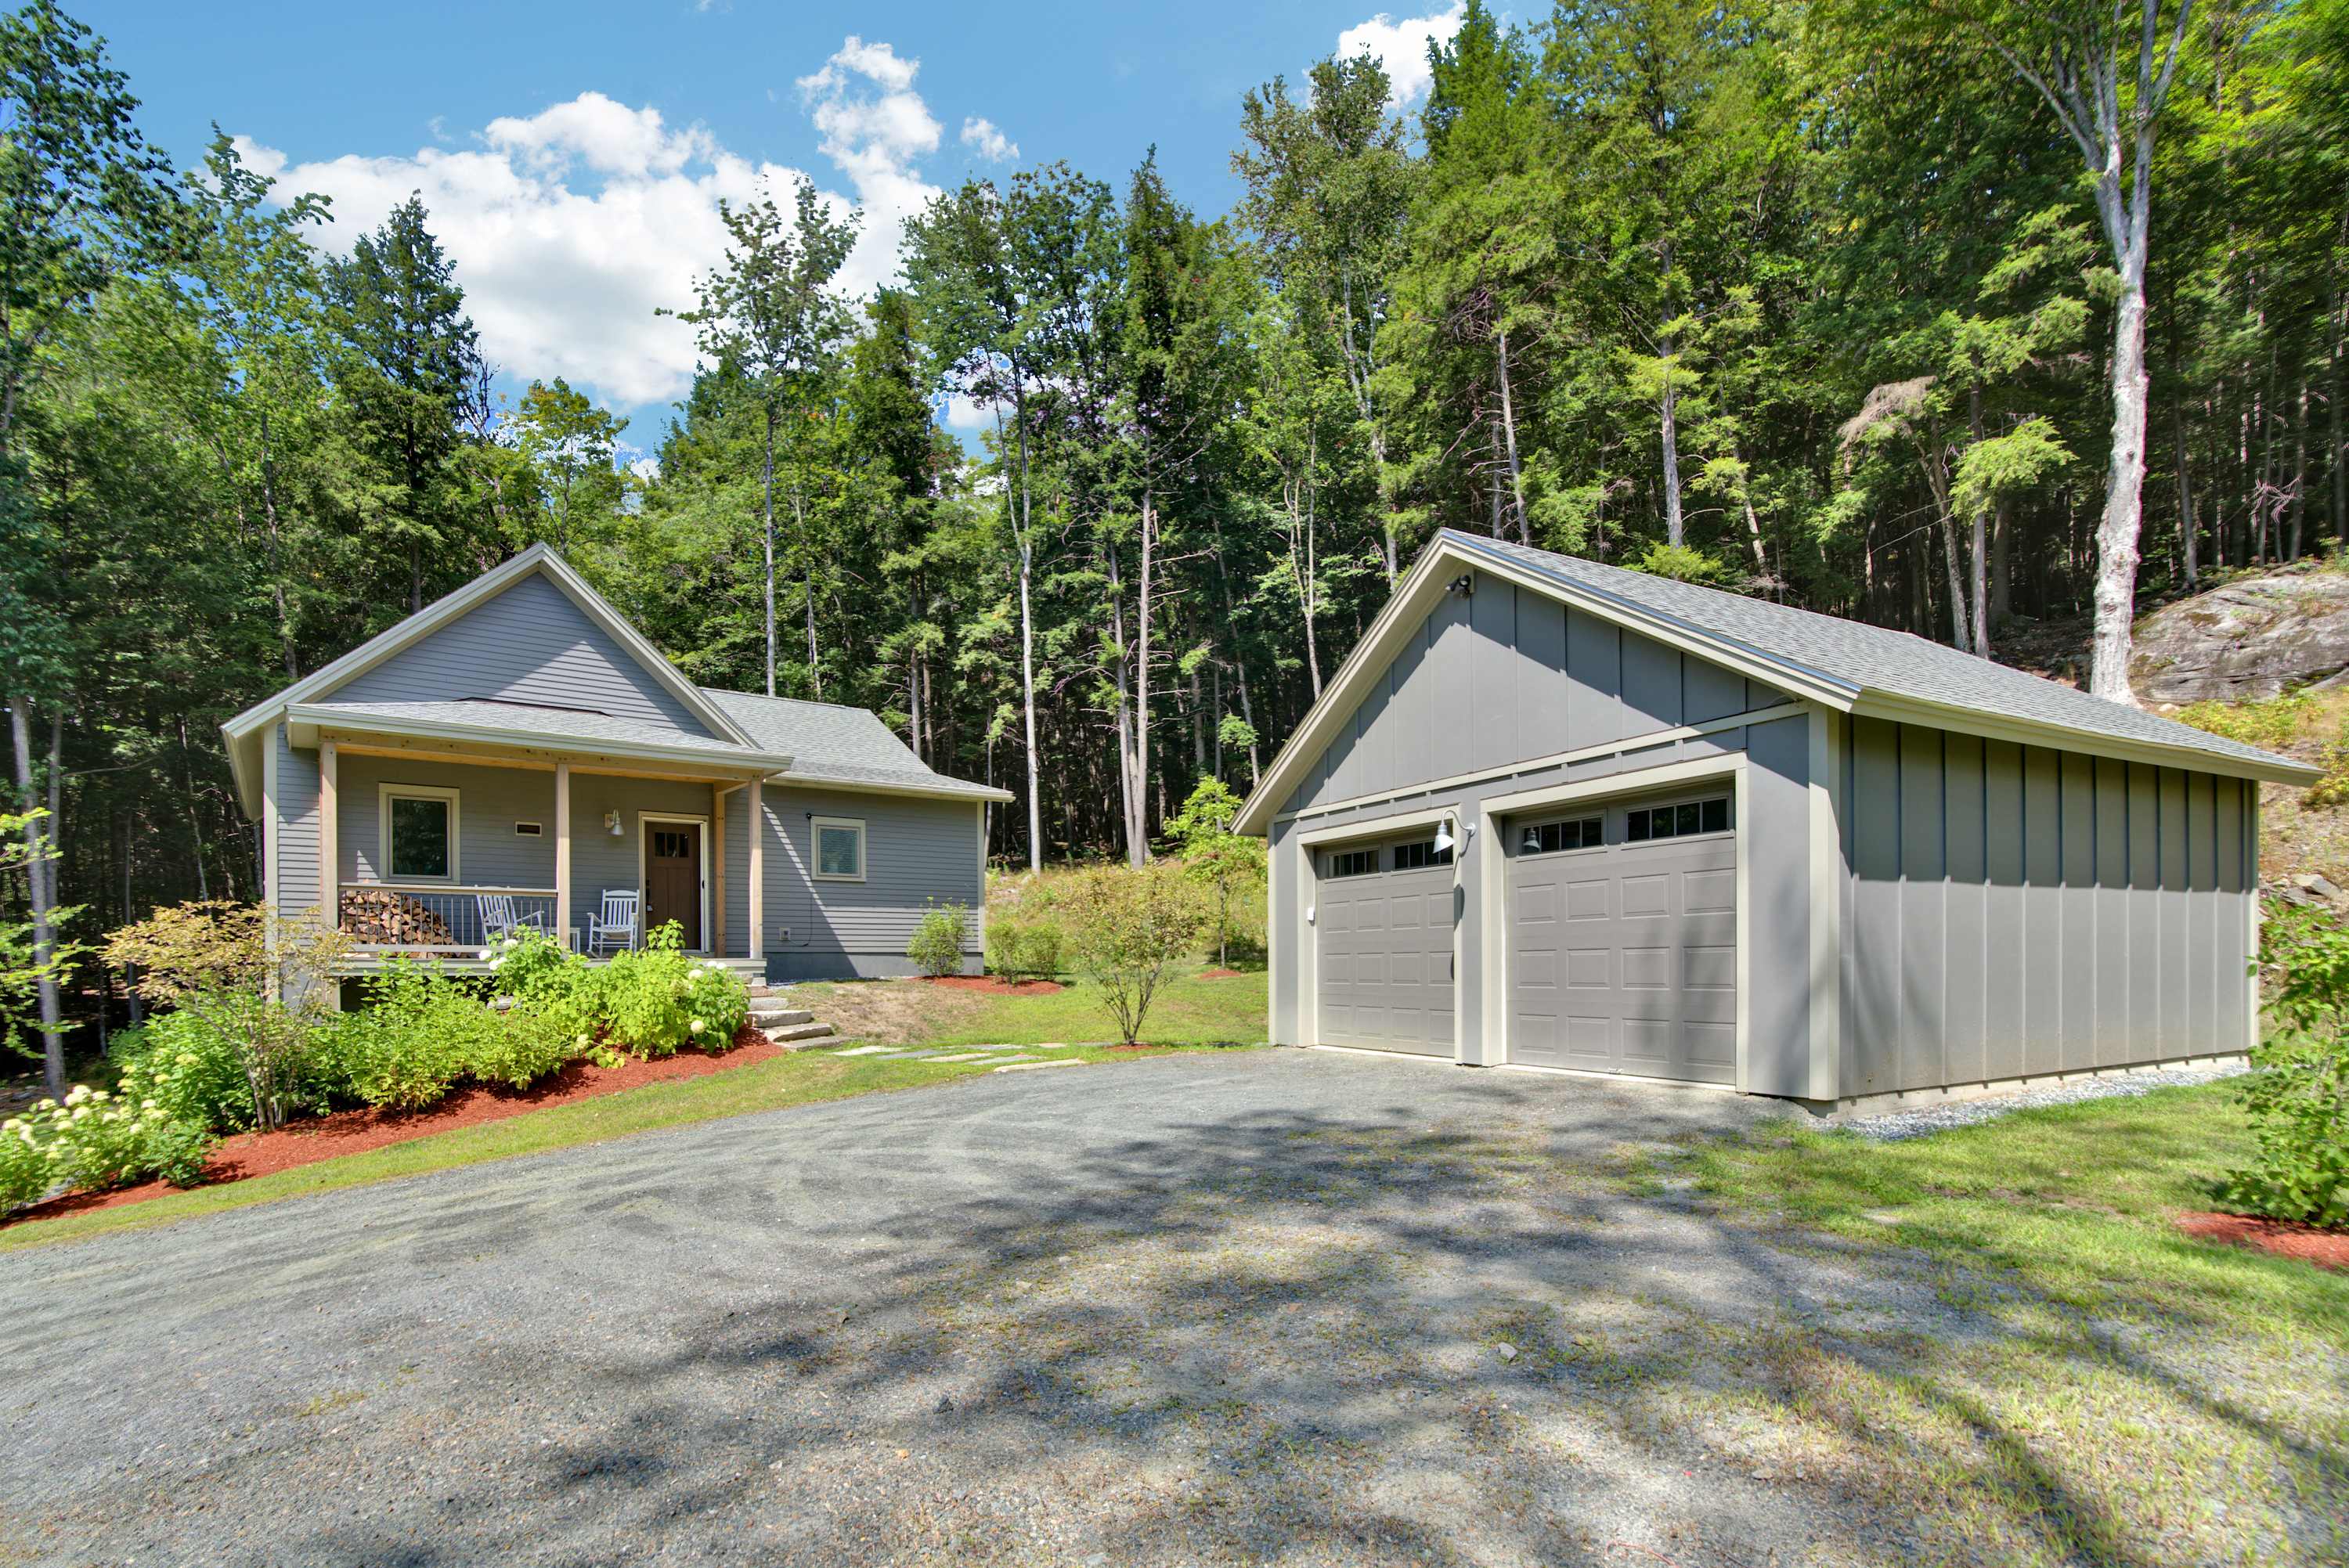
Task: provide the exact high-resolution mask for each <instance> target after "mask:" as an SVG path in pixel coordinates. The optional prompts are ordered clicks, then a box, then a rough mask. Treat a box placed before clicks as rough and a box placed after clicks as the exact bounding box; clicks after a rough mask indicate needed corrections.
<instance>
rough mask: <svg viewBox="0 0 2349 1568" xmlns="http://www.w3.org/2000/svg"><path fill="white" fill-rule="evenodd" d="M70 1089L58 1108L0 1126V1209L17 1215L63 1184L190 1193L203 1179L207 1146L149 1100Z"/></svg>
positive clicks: (39, 1108)
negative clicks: (157, 1183) (170, 1187)
mask: <svg viewBox="0 0 2349 1568" xmlns="http://www.w3.org/2000/svg"><path fill="white" fill-rule="evenodd" d="M130 1082H131V1086H132V1087H131V1088H129V1089H126V1091H125V1092H123V1093H119V1094H118V1093H115V1092H112V1091H109V1090H107V1089H102V1088H101V1089H93V1088H79V1087H77V1088H75V1089H74V1090H73V1092H72V1093H70V1094H68V1095H67V1096H66V1098H65V1099H64V1100H63V1101H62V1102H60V1101H58V1100H54V1099H45V1100H43V1101H41V1102H40V1103H39V1104H38V1105H36V1106H34V1107H33V1108H32V1109H31V1110H29V1111H27V1112H26V1114H25V1115H24V1116H22V1117H14V1118H11V1119H9V1120H7V1121H5V1122H0V1146H5V1153H0V1204H5V1205H6V1206H8V1207H11V1208H13V1207H16V1205H18V1204H21V1203H29V1202H35V1201H36V1200H37V1199H39V1198H41V1197H42V1196H44V1195H45V1194H46V1193H47V1191H49V1189H51V1188H52V1187H55V1186H57V1185H58V1184H59V1183H61V1182H62V1183H63V1184H64V1185H66V1186H67V1187H78V1188H81V1189H84V1190H85V1191H93V1192H100V1191H106V1190H107V1189H108V1188H110V1187H119V1186H123V1185H125V1184H126V1183H128V1182H131V1181H144V1180H146V1179H147V1178H148V1177H150V1176H160V1177H162V1178H163V1179H165V1180H166V1181H171V1182H172V1183H174V1184H175V1185H178V1186H182V1187H191V1186H193V1185H195V1183H196V1182H198V1181H202V1178H203V1166H204V1156H205V1155H206V1154H207V1153H208V1152H209V1151H210V1150H211V1140H210V1138H209V1137H208V1136H207V1135H206V1133H205V1132H204V1130H203V1129H202V1128H200V1127H194V1126H191V1125H190V1124H188V1123H186V1122H180V1121H174V1120H172V1119H171V1117H170V1116H168V1115H167V1114H166V1113H165V1112H164V1109H163V1108H162V1106H161V1104H160V1102H159V1101H158V1100H156V1099H154V1098H152V1097H151V1096H150V1097H147V1098H144V1099H134V1098H132V1096H133V1094H134V1093H135V1090H136V1079H132V1080H130Z"/></svg>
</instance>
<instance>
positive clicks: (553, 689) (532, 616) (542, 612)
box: [334, 573, 713, 739]
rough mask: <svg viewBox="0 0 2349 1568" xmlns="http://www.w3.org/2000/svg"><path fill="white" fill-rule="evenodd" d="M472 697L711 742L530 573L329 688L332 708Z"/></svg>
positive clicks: (620, 651) (685, 711)
mask: <svg viewBox="0 0 2349 1568" xmlns="http://www.w3.org/2000/svg"><path fill="white" fill-rule="evenodd" d="M481 698H490V699H494V700H497V701H501V702H515V703H530V704H538V705H542V706H544V707H555V708H586V709H590V710H592V711H595V712H597V713H604V714H608V715H610V716H611V717H615V718H626V719H633V720H635V721H636V722H638V723H641V724H653V725H659V726H661V727H665V728H668V729H673V730H676V731H678V732H679V733H681V734H685V735H690V736H693V737H696V738H700V739H710V738H713V737H712V736H711V734H710V731H709V727H708V726H706V725H704V724H703V723H702V722H701V721H700V720H699V719H698V718H696V717H694V716H693V712H692V710H691V709H690V708H688V707H686V705H685V704H684V702H682V701H681V700H679V698H678V696H677V694H676V693H675V692H673V691H670V690H669V689H668V688H667V687H666V686H663V685H662V684H661V683H660V682H659V681H657V680H656V679H655V678H654V677H653V676H652V673H651V672H650V671H648V670H647V669H646V668H645V667H644V666H643V665H640V664H638V663H637V662H636V659H635V658H634V657H633V656H631V655H630V654H629V653H628V651H627V650H626V648H623V647H622V646H621V645H619V643H618V642H617V641H616V640H615V639H614V638H613V636H612V635H611V634H610V633H608V632H606V631H605V630H604V628H603V627H601V626H599V625H597V624H595V622H594V621H592V620H590V619H589V618H588V616H587V614H586V613H585V611H583V610H581V609H580V608H579V606H578V605H576V604H574V603H572V602H571V597H570V595H569V594H567V593H564V591H563V590H562V589H560V588H558V587H556V586H555V585H554V583H553V582H552V581H551V580H549V579H548V578H547V577H545V576H543V575H542V574H541V573H531V574H530V575H529V576H527V577H524V578H523V579H521V580H520V581H519V582H517V583H514V584H513V585H512V587H510V588H508V589H506V590H505V592H503V593H500V594H498V595H497V597H495V598H493V599H492V600H490V601H489V602H488V603H484V604H477V605H475V606H474V607H473V608H472V609H471V610H468V611H467V612H466V613H465V614H462V615H460V616H459V617H458V618H457V619H455V620H454V621H451V622H450V623H449V624H447V625H445V626H442V627H440V628H439V629H438V630H436V631H434V632H432V633H431V634H429V635H428V636H427V637H426V638H425V639H424V640H423V641H422V642H420V643H418V644H417V645H415V646H413V647H410V648H405V649H402V650H401V651H400V652H398V653H397V654H395V655H392V656H391V657H390V658H388V659H387V660H385V661H384V662H383V663H382V664H380V665H377V666H376V667H375V668H373V669H371V670H368V671H367V672H365V673H364V674H362V675H359V676H354V677H353V678H352V679H350V680H348V681H347V682H345V683H344V684H343V685H341V686H337V687H336V688H335V692H334V700H336V701H337V702H455V701H463V700H468V699H474V700H478V699H481Z"/></svg>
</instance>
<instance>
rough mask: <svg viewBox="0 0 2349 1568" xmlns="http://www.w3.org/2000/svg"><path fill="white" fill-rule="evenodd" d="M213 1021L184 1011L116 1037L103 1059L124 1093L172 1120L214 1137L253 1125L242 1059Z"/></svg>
mask: <svg viewBox="0 0 2349 1568" xmlns="http://www.w3.org/2000/svg"><path fill="white" fill-rule="evenodd" d="M217 1017H218V1015H217V1014H215V1013H213V1012H211V1011H209V1010H204V1009H197V1008H183V1009H181V1010H180V1011H177V1012H171V1013H163V1014H159V1015H158V1016H156V1017H155V1019H154V1021H153V1022H152V1023H150V1024H148V1025H146V1026H143V1027H140V1028H137V1029H125V1030H123V1031H122V1032H121V1033H120V1034H118V1035H117V1036H115V1037H114V1039H113V1041H112V1043H111V1044H110V1045H109V1047H108V1054H109V1056H110V1057H112V1058H113V1060H114V1064H115V1067H116V1068H118V1069H119V1071H120V1073H121V1075H122V1087H123V1091H124V1092H125V1093H126V1094H129V1093H131V1092H132V1089H133V1086H134V1085H135V1086H136V1088H137V1093H138V1094H139V1096H140V1097H141V1098H145V1099H154V1100H155V1101H157V1102H158V1103H159V1104H160V1105H161V1106H162V1108H163V1111H164V1114H165V1115H167V1116H169V1117H171V1119H172V1120H174V1121H184V1122H188V1123H190V1124H191V1125H193V1126H196V1127H202V1128H208V1129H210V1130H212V1131H215V1132H237V1131H242V1130H243V1129H245V1128H248V1127H251V1126H252V1125H254V1120H255V1119H256V1112H255V1111H254V1100H253V1084H252V1080H251V1079H250V1078H248V1077H247V1075H246V1072H245V1053H244V1051H243V1048H242V1047H241V1046H240V1045H239V1043H238V1041H237V1040H236V1039H235V1037H233V1036H232V1035H231V1034H229V1033H228V1032H227V1031H225V1030H223V1029H221V1028H219V1027H218V1026H216V1020H217ZM305 1056H306V1052H305ZM304 1066H305V1068H306V1067H307V1063H306V1061H305V1064H304ZM305 1076H306V1074H305Z"/></svg>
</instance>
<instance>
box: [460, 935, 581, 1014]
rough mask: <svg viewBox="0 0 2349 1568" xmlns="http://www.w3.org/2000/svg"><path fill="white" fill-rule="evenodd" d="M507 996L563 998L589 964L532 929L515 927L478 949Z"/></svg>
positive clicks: (576, 983)
mask: <svg viewBox="0 0 2349 1568" xmlns="http://www.w3.org/2000/svg"><path fill="white" fill-rule="evenodd" d="M481 956H482V957H483V958H484V959H486V960H487V961H488V963H489V965H490V973H491V974H492V975H494V976H496V985H497V988H498V989H499V990H500V991H501V992H503V993H504V994H505V995H509V996H518V997H522V998H524V999H528V998H530V997H533V996H544V995H563V994H567V993H568V992H570V991H572V990H574V989H575V988H576V987H577V986H578V984H579V981H580V979H581V977H582V976H584V975H586V974H587V972H588V971H589V969H590V968H592V967H593V965H589V964H588V962H587V961H586V960H585V958H582V957H581V956H579V954H575V953H573V952H570V951H569V950H567V949H566V948H564V945H563V944H561V943H559V942H557V941H555V940H554V937H553V936H550V935H549V934H546V933H545V932H543V931H541V930H539V929H538V928H537V927H535V926H528V925H525V926H517V927H515V928H514V929H513V930H512V931H511V932H509V933H507V934H505V935H504V936H502V937H500V938H498V939H497V940H496V941H495V942H492V944H490V945H489V946H487V947H485V948H483V949H482V950H481Z"/></svg>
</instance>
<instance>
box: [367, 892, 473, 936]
mask: <svg viewBox="0 0 2349 1568" xmlns="http://www.w3.org/2000/svg"><path fill="white" fill-rule="evenodd" d="M343 934H345V935H347V936H348V937H349V938H350V939H351V940H352V941H354V942H361V943H367V944H371V945H376V946H385V947H409V946H413V947H446V946H448V945H450V943H451V942H453V941H454V940H455V939H454V938H452V937H451V936H450V934H449V927H448V926H447V925H446V924H444V923H442V922H441V919H440V916H439V915H437V914H435V913H432V912H431V911H430V910H429V909H427V908H425V907H424V905H422V904H420V903H417V902H416V900H414V899H412V898H409V896H407V895H406V894H405V893H397V892H389V891H388V890H387V889H384V888H379V887H349V888H345V889H344V890H343Z"/></svg>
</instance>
